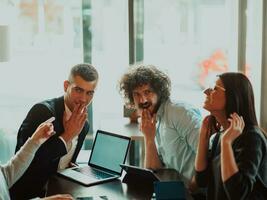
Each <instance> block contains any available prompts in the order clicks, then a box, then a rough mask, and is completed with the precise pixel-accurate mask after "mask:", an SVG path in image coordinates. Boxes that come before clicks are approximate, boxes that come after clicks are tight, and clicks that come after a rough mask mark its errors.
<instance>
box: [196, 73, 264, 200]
mask: <svg viewBox="0 0 267 200" xmlns="http://www.w3.org/2000/svg"><path fill="white" fill-rule="evenodd" d="M204 93H205V94H206V100H205V102H204V106H203V107H204V109H206V110H208V111H209V112H210V115H209V116H207V117H205V118H204V120H203V123H202V127H201V130H200V135H199V144H198V152H197V156H196V160H195V170H196V182H197V184H198V185H199V186H200V187H207V199H212V200H220V199H223V200H225V199H234V200H237V199H238V200H240V199H266V198H267V140H266V136H265V134H264V133H263V131H261V129H260V128H259V126H258V122H257V118H256V114H255V105H254V94H253V89H252V85H251V83H250V81H249V80H248V78H247V77H246V76H245V75H244V74H242V73H224V74H222V75H219V78H218V79H217V81H216V85H215V87H214V88H213V89H211V88H209V89H207V90H205V91H204Z"/></svg>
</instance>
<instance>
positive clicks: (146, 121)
mask: <svg viewBox="0 0 267 200" xmlns="http://www.w3.org/2000/svg"><path fill="white" fill-rule="evenodd" d="M156 123H157V122H156V114H153V115H151V113H150V112H149V110H148V109H143V110H142V115H141V123H140V131H141V132H142V133H143V134H144V136H145V139H146V140H147V141H154V139H155V136H156Z"/></svg>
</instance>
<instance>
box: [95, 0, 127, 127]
mask: <svg viewBox="0 0 267 200" xmlns="http://www.w3.org/2000/svg"><path fill="white" fill-rule="evenodd" d="M91 9H92V19H91V22H92V30H91V32H92V54H91V55H92V64H93V65H95V66H96V67H97V70H98V72H99V76H100V79H99V85H98V87H97V91H96V94H95V98H94V104H93V115H94V127H95V128H98V127H99V123H100V119H104V118H113V117H122V116H123V115H122V109H123V99H122V97H121V95H120V94H119V92H118V89H117V84H118V80H119V78H120V77H121V75H122V73H123V72H124V70H125V68H126V67H127V66H128V62H129V55H128V54H129V53H128V51H129V48H128V4H127V1H125V0H97V1H91Z"/></svg>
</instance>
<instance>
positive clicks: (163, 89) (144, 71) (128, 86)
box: [119, 65, 171, 104]
mask: <svg viewBox="0 0 267 200" xmlns="http://www.w3.org/2000/svg"><path fill="white" fill-rule="evenodd" d="M146 84H149V85H150V87H151V88H152V90H153V92H155V93H156V94H157V96H158V98H159V102H162V101H164V100H167V99H168V98H169V97H170V89H171V80H170V79H169V77H168V76H167V75H166V74H165V73H163V72H162V71H160V70H158V69H157V68H156V67H155V66H153V65H138V66H132V67H131V68H130V69H129V71H128V72H127V73H125V74H124V75H123V76H122V78H121V80H120V82H119V90H120V92H121V93H122V94H123V96H124V98H125V99H126V100H127V101H128V102H129V103H130V104H134V100H133V94H132V93H133V90H134V89H135V88H137V87H139V86H142V85H146Z"/></svg>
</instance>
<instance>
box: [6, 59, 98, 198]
mask: <svg viewBox="0 0 267 200" xmlns="http://www.w3.org/2000/svg"><path fill="white" fill-rule="evenodd" d="M97 82H98V73H97V71H96V69H95V68H94V67H93V66H92V65H90V64H78V65H75V66H74V67H73V68H72V69H71V72H70V75H69V78H68V80H65V81H64V92H65V93H64V96H61V97H59V98H54V99H49V100H45V101H43V102H40V103H37V104H35V105H34V106H33V107H32V108H31V109H30V111H29V112H28V114H27V116H26V118H25V119H24V121H23V123H22V125H21V126H20V128H19V131H18V136H17V146H16V152H17V151H18V150H19V149H20V148H21V147H22V145H23V144H24V143H25V142H26V141H27V139H28V138H29V137H31V135H32V134H33V132H34V130H35V129H36V128H37V126H38V125H39V124H40V123H41V122H43V121H45V120H47V119H49V118H50V117H52V116H54V117H55V121H54V122H53V125H54V130H55V132H56V134H55V135H54V136H52V137H51V138H49V139H48V140H47V141H46V142H45V143H44V144H43V145H42V146H41V147H40V148H39V150H38V151H37V152H36V154H35V157H34V159H33V161H32V163H31V165H30V167H29V168H28V169H27V171H26V172H25V174H24V175H23V176H22V177H21V178H20V179H19V180H18V181H17V182H16V183H15V184H14V185H13V186H12V188H11V189H10V195H11V199H20V200H21V199H30V198H33V197H36V196H39V197H43V196H44V195H45V192H46V184H47V181H48V179H49V177H50V176H51V175H53V174H55V173H56V172H57V170H61V169H64V168H67V167H69V166H70V165H71V163H75V161H76V158H77V156H78V154H79V151H80V149H81V147H82V144H83V141H84V139H85V136H86V134H87V133H88V131H89V124H88V122H87V120H86V119H87V106H88V105H89V104H90V103H91V102H92V99H93V96H94V92H95V89H96V86H97Z"/></svg>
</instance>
